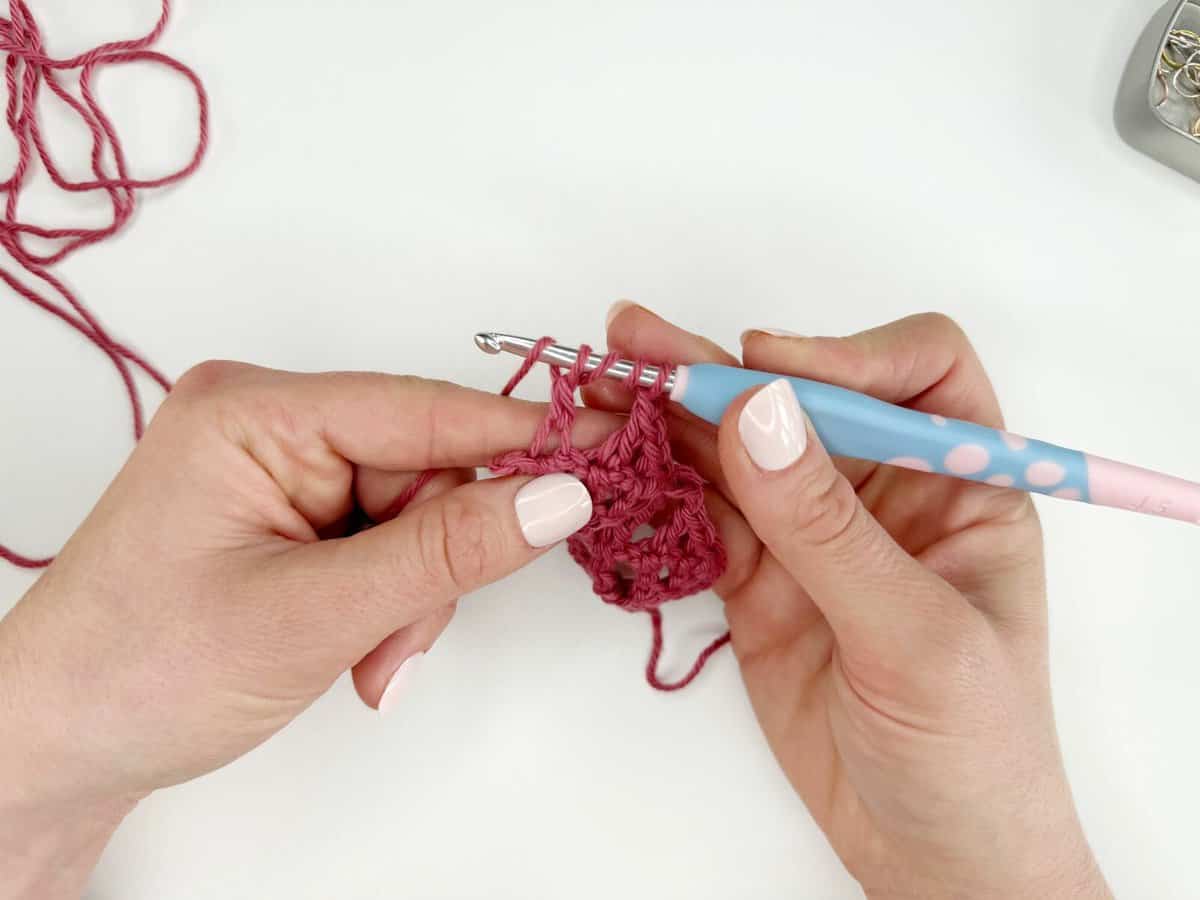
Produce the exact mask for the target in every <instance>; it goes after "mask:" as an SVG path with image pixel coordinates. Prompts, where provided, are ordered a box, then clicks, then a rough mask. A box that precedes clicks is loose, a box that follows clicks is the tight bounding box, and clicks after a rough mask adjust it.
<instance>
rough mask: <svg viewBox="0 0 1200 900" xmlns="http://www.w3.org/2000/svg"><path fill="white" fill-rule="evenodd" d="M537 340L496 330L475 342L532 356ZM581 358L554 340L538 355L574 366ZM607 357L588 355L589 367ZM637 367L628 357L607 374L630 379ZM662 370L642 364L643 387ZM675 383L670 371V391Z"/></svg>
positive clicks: (542, 359)
mask: <svg viewBox="0 0 1200 900" xmlns="http://www.w3.org/2000/svg"><path fill="white" fill-rule="evenodd" d="M536 344H537V341H535V340H532V339H530V338H527V337H518V336H517V335H515V334H498V333H496V332H494V331H481V332H479V334H477V335H475V346H476V347H478V348H479V349H480V350H482V351H483V352H484V353H491V354H493V355H494V354H497V353H511V354H513V355H514V356H523V357H525V358H528V357H529V354H530V353H532V352H533V348H534V346H535V345H536ZM578 358H579V351H578V350H577V349H575V348H573V347H564V346H562V345H561V344H551V345H550V346H549V347H547V348H546V349H545V350H543V351H542V353H541V356H539V357H538V362H544V363H550V364H553V365H556V366H573V365H574V364H575V360H577V359H578ZM603 361H604V357H603V356H601V355H600V354H598V353H591V354H589V355H588V358H587V364H586V368H587V369H588V370H589V371H590V370H592V369H597V368H599V367H600V363H601V362H603ZM636 368H637V363H634V362H631V361H630V360H628V359H621V360H617V362H615V363H614V364H613V365H612V366H610V367H609V368H608V369H607V370H606V371H605V372H604V375H605V377H607V378H613V379H616V380H618V381H624V380H626V379H627V378H628V377H629V376H630V375H631V374H632V373H633V372H634V370H635V369H636ZM658 374H659V370H658V368H657V367H656V366H642V373H641V375H640V376H639V377H638V384H640V385H641V386H642V387H652V386H653V385H654V384H655V383H656V382H657V381H658ZM674 387H675V373H674V372H669V373H668V374H667V379H666V381H665V382H664V383H663V389H664V390H666V391H670V390H671V389H672V388H674Z"/></svg>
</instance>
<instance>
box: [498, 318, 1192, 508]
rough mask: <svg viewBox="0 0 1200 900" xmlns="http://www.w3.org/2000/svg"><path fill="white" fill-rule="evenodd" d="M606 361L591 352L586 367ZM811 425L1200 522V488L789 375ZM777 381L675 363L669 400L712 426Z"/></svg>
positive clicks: (550, 358) (524, 347)
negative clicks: (755, 391) (740, 400)
mask: <svg viewBox="0 0 1200 900" xmlns="http://www.w3.org/2000/svg"><path fill="white" fill-rule="evenodd" d="M475 343H476V344H477V345H478V346H479V348H480V349H481V350H484V351H486V352H488V353H500V352H501V351H507V352H509V353H514V354H516V355H517V356H524V357H526V358H529V356H530V354H531V353H532V352H533V348H534V346H535V345H536V343H537V342H536V341H532V340H530V339H529V338H523V337H514V336H513V335H509V334H493V333H484V334H477V335H475ZM578 356H579V351H578V350H574V349H572V348H570V347H562V346H559V345H557V344H556V345H554V346H551V347H547V348H546V349H545V350H543V351H542V352H541V354H540V355H539V357H538V359H539V360H540V361H541V362H546V363H553V364H555V365H563V366H569V365H571V364H572V363H574V362H575V360H576V359H577V358H578ZM602 361H603V357H601V356H598V355H596V354H594V353H593V354H590V355H589V356H588V360H587V364H588V368H589V369H594V368H597V367H598V366H599V365H600V363H601V362H602ZM635 368H636V366H635V364H634V363H632V362H629V361H628V360H621V361H620V362H619V363H617V364H616V365H615V366H613V367H612V368H611V369H609V370H608V372H607V373H606V374H607V375H610V376H612V377H614V378H626V377H628V376H629V375H630V373H632V372H633V371H635ZM658 374H659V369H656V368H652V367H649V366H647V367H646V368H645V369H644V370H643V371H642V374H641V378H640V383H641V384H643V385H653V384H654V383H655V379H656V378H658ZM783 377H784V378H785V379H786V380H787V382H788V383H789V384H790V385H791V387H792V391H793V392H794V393H795V395H796V399H797V400H799V402H800V406H801V407H802V408H803V409H804V412H805V413H806V414H807V415H808V418H809V419H810V420H811V421H812V426H813V429H814V430H815V431H816V433H817V436H818V437H819V438H820V439H821V442H822V443H823V444H824V445H825V448H826V449H827V450H828V451H829V452H830V453H832V454H833V455H834V456H845V457H850V458H852V459H865V460H871V461H873V462H878V463H883V464H885V465H889V466H895V467H899V468H906V469H915V470H917V471H920V472H936V473H938V474H941V475H950V476H953V477H955V478H962V479H965V480H967V481H980V482H984V483H986V484H988V485H989V486H991V487H993V488H995V487H1004V488H1013V489H1016V490H1022V491H1031V492H1034V493H1039V494H1049V495H1051V496H1054V497H1058V498H1060V499H1064V500H1079V501H1082V502H1084V503H1094V504H1096V505H1098V506H1114V507H1117V508H1119V509H1128V510H1133V511H1134V512H1141V513H1147V514H1149V515H1154V516H1164V517H1166V518H1170V519H1180V520H1182V521H1185V522H1192V523H1194V524H1197V525H1200V484H1198V483H1195V482H1191V481H1184V480H1183V479H1181V478H1174V477H1172V476H1170V475H1166V474H1164V473H1162V472H1153V471H1150V470H1149V469H1141V468H1138V467H1137V466H1130V465H1127V464H1125V463H1119V462H1115V461H1113V460H1110V459H1105V458H1103V457H1100V456H1093V455H1092V454H1090V453H1082V452H1080V451H1078V450H1072V449H1070V448H1067V447H1060V446H1058V445H1056V444H1050V443H1047V442H1045V441H1037V440H1033V439H1031V438H1025V437H1021V436H1020V435H1015V434H1009V433H1008V432H1005V431H998V430H996V429H994V428H988V427H986V426H984V425H979V424H976V423H974V422H964V421H960V420H957V419H951V418H948V417H946V416H939V415H935V414H930V413H924V412H919V411H917V410H914V409H909V408H907V407H903V406H896V405H894V404H891V403H886V402H884V401H883V400H879V399H878V398H876V397H870V396H868V395H866V394H860V393H858V392H856V391H851V390H848V389H846V388H843V387H838V386H837V385H833V384H825V383H823V382H819V381H812V380H810V379H806V378H797V377H795V376H783ZM779 378H780V376H779V375H775V374H772V373H770V372H756V371H754V370H752V369H742V368H738V367H736V366H722V365H717V364H715V363H696V364H689V365H677V366H675V367H674V368H673V369H672V370H671V373H670V378H669V379H668V380H667V383H666V387H667V389H668V390H669V391H670V394H669V397H670V399H671V401H672V402H673V403H677V404H679V405H680V406H682V407H683V408H684V409H686V410H688V411H689V412H691V413H693V414H694V415H697V416H699V417H700V418H701V419H704V420H705V421H707V422H711V423H712V424H714V425H719V424H720V423H721V421H722V418H723V417H724V415H725V412H726V410H728V409H729V407H730V405H731V404H733V403H735V402H736V401H737V400H738V398H739V397H742V396H743V395H745V394H746V392H747V391H750V390H752V389H754V388H756V387H760V386H762V385H766V384H769V383H771V382H773V381H776V380H778V379H779Z"/></svg>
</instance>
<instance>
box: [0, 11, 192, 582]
mask: <svg viewBox="0 0 1200 900" xmlns="http://www.w3.org/2000/svg"><path fill="white" fill-rule="evenodd" d="M169 15H170V0H162V11H161V13H160V15H159V18H158V21H157V22H156V23H155V25H154V27H153V28H152V29H151V30H150V32H149V33H148V34H146V35H145V36H144V37H140V38H137V39H135V40H128V41H112V42H110V43H107V44H101V45H100V46H98V47H95V48H93V49H91V50H88V51H87V52H85V53H80V54H78V55H77V56H72V57H67V58H57V57H53V56H50V55H49V54H47V53H46V50H45V47H44V46H43V44H42V35H41V32H40V31H39V30H38V26H37V22H35V21H34V18H33V13H31V12H30V10H29V7H28V6H27V5H26V3H25V2H24V0H9V15H8V18H7V19H6V18H3V17H0V53H4V54H7V56H6V58H5V60H4V81H5V84H6V85H7V87H8V100H7V104H6V106H5V122H6V123H7V124H8V127H9V129H10V131H11V132H12V134H13V137H14V139H15V140H16V144H17V162H16V165H15V166H14V168H13V173H12V176H11V177H9V178H8V179H7V180H5V181H3V182H0V192H2V193H5V194H6V195H7V198H6V202H5V205H4V217H3V219H0V246H3V248H4V249H5V250H7V251H8V253H9V254H10V255H11V256H12V258H13V259H14V260H16V262H17V264H18V265H20V266H21V268H23V269H24V270H25V271H26V272H27V273H28V274H30V275H32V276H34V277H35V278H37V279H39V280H40V281H41V282H43V283H44V284H45V285H47V286H48V287H49V288H50V289H51V291H52V292H53V293H51V294H50V295H49V296H45V295H43V294H41V293H39V292H38V291H36V290H34V289H33V288H31V287H29V286H28V285H27V284H25V283H23V282H22V281H20V280H19V279H18V278H17V277H16V276H14V275H12V274H11V273H9V272H7V271H5V270H4V269H0V280H2V281H4V283H5V284H7V285H8V286H9V287H10V288H12V289H13V290H14V291H15V292H16V293H17V294H18V295H19V296H21V297H23V298H24V299H25V300H28V301H29V302H30V303H32V304H34V305H35V306H38V307H40V308H41V309H43V310H45V311H46V312H48V313H50V314H51V315H53V316H56V317H57V318H59V319H60V320H62V321H63V322H65V323H66V324H67V325H69V326H71V327H72V328H74V329H75V330H76V331H78V332H79V333H80V334H81V335H83V336H84V337H85V338H86V339H87V340H88V341H90V342H91V343H93V344H95V345H96V347H98V348H99V349H100V350H101V351H103V353H104V354H105V355H106V356H107V357H108V359H109V361H110V362H111V363H112V365H113V367H114V368H115V369H116V370H117V374H118V375H120V377H121V380H122V382H123V383H124V386H125V392H126V394H127V395H128V398H129V406H130V410H131V412H132V414H133V436H134V439H135V440H136V439H138V438H140V437H141V436H142V431H143V430H144V428H145V414H144V412H143V410H142V399H141V394H140V392H139V390H138V387H137V383H136V382H135V381H134V379H133V368H134V367H136V368H137V369H140V370H141V371H142V372H144V373H145V374H146V375H148V376H149V377H150V378H151V379H153V380H154V381H155V382H157V383H158V385H159V386H160V387H162V389H163V390H170V389H171V382H170V381H169V380H168V379H167V377H166V376H165V375H163V374H162V373H161V372H160V371H159V370H158V369H157V368H155V367H154V366H153V365H152V364H151V363H150V362H148V361H147V360H146V359H145V358H144V357H143V356H141V355H140V354H138V353H137V352H136V351H134V350H132V349H130V348H129V347H127V346H126V345H125V344H123V343H121V342H119V341H117V340H115V339H114V338H113V337H112V336H111V335H110V334H109V333H108V331H107V330H106V329H105V328H104V327H103V326H102V325H101V324H100V322H99V320H98V319H97V318H96V317H95V315H94V314H93V313H92V312H91V311H90V310H89V309H88V308H87V307H86V306H84V304H83V303H82V302H81V301H80V300H79V298H78V297H76V296H75V294H74V292H73V291H71V290H70V289H69V288H68V287H67V286H66V285H65V284H64V283H63V282H62V281H61V280H59V278H58V277H57V276H55V275H53V274H51V273H50V271H49V267H50V266H53V265H54V264H55V263H57V262H59V261H60V260H63V259H65V258H66V257H67V256H69V255H70V254H72V253H74V252H75V251H76V250H78V249H80V248H81V247H85V246H87V245H88V244H94V243H96V242H98V241H102V240H104V239H105V238H107V237H110V236H111V235H113V234H115V233H116V232H117V231H119V230H120V229H121V228H122V227H124V225H125V224H126V223H127V222H128V221H129V218H130V217H131V216H132V215H133V211H134V207H135V206H136V202H137V193H136V192H137V190H138V189H140V188H154V187H161V186H163V185H167V184H171V183H172V182H175V181H179V180H180V179H182V178H186V177H187V176H188V175H190V174H192V172H194V171H195V170H196V168H197V167H198V166H199V165H200V160H201V159H202V158H203V156H204V152H205V149H206V148H207V146H208V96H207V95H206V94H205V91H204V85H203V84H201V82H200V79H199V77H198V76H197V75H196V73H195V72H193V71H192V70H191V69H190V68H188V67H187V66H185V65H184V64H183V63H181V62H179V61H178V60H176V59H173V58H171V57H170V56H166V55H165V54H162V53H158V52H156V51H153V50H149V49H147V48H148V47H149V46H150V45H151V44H153V43H154V42H155V41H156V40H158V38H159V36H160V35H161V34H162V32H163V29H164V28H165V27H166V25H167V17H168V16H169ZM139 61H141V62H150V63H154V64H156V65H161V66H166V67H167V68H168V69H171V70H173V71H175V72H177V73H179V74H180V75H182V76H183V77H184V78H186V79H187V80H188V81H190V82H191V84H192V87H193V88H194V89H195V91H196V101H197V106H198V108H199V137H198V139H197V142H196V150H195V152H194V153H193V154H192V158H191V160H190V161H189V162H188V163H187V164H186V165H185V166H184V167H183V168H181V169H179V170H178V171H176V172H172V173H170V174H167V175H163V176H160V177H158V178H148V179H142V178H134V177H132V176H131V175H130V174H129V170H128V166H127V164H126V160H125V153H124V150H123V149H122V147H121V142H120V140H119V139H118V137H117V133H116V131H115V129H114V128H113V124H112V122H111V120H110V119H109V118H108V116H107V115H105V113H104V111H103V110H102V109H101V108H100V105H99V103H98V102H97V100H96V97H95V94H94V93H93V90H92V76H93V74H94V73H95V72H96V70H97V69H99V68H102V67H103V66H108V65H118V64H123V63H130V62H139ZM72 69H78V70H79V98H78V99H77V98H76V97H75V96H74V95H72V93H71V92H70V91H69V90H68V89H67V87H66V86H64V85H63V83H62V82H61V81H60V80H59V78H60V73H62V72H65V71H68V70H72ZM43 86H44V87H46V88H47V89H49V91H50V92H51V93H52V94H54V96H56V97H57V98H58V99H59V100H60V101H62V103H64V104H65V105H66V106H67V107H68V108H69V109H70V110H71V111H72V112H74V113H75V115H77V116H78V117H79V119H80V120H81V121H82V122H83V124H84V125H86V126H87V128H88V130H89V131H90V132H91V135H92V154H91V165H92V174H93V175H94V176H95V177H94V178H92V179H89V180H84V181H72V180H70V179H69V178H67V177H66V176H65V175H63V174H62V172H61V171H60V170H59V168H58V166H57V164H56V163H55V162H54V159H53V157H51V155H50V151H49V149H48V148H47V146H46V143H45V141H44V139H43V135H42V131H41V126H40V125H39V124H38V116H37V103H38V98H39V96H44V94H43V93H42V87H43ZM35 153H36V154H37V157H38V159H40V160H41V162H42V166H43V167H44V168H45V170H46V173H47V174H48V175H49V176H50V180H51V181H52V182H53V183H54V184H55V186H56V187H58V188H59V189H60V190H63V191H67V192H70V193H88V192H92V191H102V192H103V193H104V194H107V197H108V202H109V204H110V205H111V206H112V220H111V221H110V222H109V223H108V224H107V225H103V226H101V227H99V228H80V227H66V228H48V227H44V226H41V225H34V224H31V223H29V222H24V221H21V220H20V219H19V218H18V213H17V206H18V200H19V197H20V193H21V189H22V188H23V187H24V186H25V183H26V180H27V178H28V175H29V172H30V170H31V168H32V165H33V162H34V159H33V157H34V154H35ZM109 158H111V165H112V171H111V172H110V171H109V170H108V166H109ZM26 236H33V237H36V238H41V239H46V240H52V241H61V243H60V244H59V245H58V247H57V248H56V249H54V250H53V251H51V252H48V253H38V252H35V251H33V250H30V249H29V248H27V247H26V246H25V237H26ZM56 295H57V296H56ZM0 559H6V560H8V561H9V562H10V563H13V564H14V565H17V566H21V567H23V568H30V569H35V568H41V567H44V566H48V565H49V564H50V563H51V561H52V559H53V558H52V557H46V558H36V557H29V556H24V555H22V554H20V553H16V552H15V551H13V550H10V549H8V548H7V547H5V546H3V545H0Z"/></svg>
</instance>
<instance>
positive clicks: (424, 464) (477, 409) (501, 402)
mask: <svg viewBox="0 0 1200 900" xmlns="http://www.w3.org/2000/svg"><path fill="white" fill-rule="evenodd" d="M174 393H175V394H176V395H179V396H181V397H182V398H187V397H188V396H189V395H195V394H202V395H204V396H208V397H210V398H213V399H214V402H218V403H219V404H220V405H221V407H222V410H223V414H224V416H225V418H227V419H229V418H232V419H233V420H234V421H235V422H236V423H237V425H238V427H239V428H242V429H246V430H249V431H253V432H261V431H262V430H264V429H267V430H269V431H270V432H271V433H272V436H273V437H274V438H275V439H276V440H277V441H278V442H279V443H283V444H289V445H292V446H293V447H294V448H300V449H297V451H296V452H297V454H298V455H303V454H302V452H301V450H302V448H304V447H308V446H310V445H312V444H314V443H318V444H320V445H324V446H326V447H328V448H329V449H331V450H332V451H333V452H334V453H336V454H337V455H338V456H340V457H341V458H343V459H345V460H347V461H349V462H352V463H355V464H357V465H359V466H368V467H371V468H375V469H386V470H390V471H419V470H422V469H428V468H452V467H454V468H457V467H472V466H484V465H487V464H488V463H489V462H490V461H491V460H492V459H493V458H495V457H496V456H497V455H499V454H500V453H504V452H505V451H508V450H513V449H515V448H518V447H522V446H525V445H527V444H528V443H529V442H530V441H531V440H532V438H533V436H534V434H535V433H536V431H537V430H538V427H539V426H540V425H541V424H542V422H543V421H544V419H545V418H546V411H547V405H546V404H544V403H533V402H529V401H526V400H517V399H513V398H511V397H501V396H499V395H497V394H491V393H487V392H485V391H478V390H474V389H472V388H467V387H462V386H461V385H457V384H452V383H450V382H446V381H431V380H428V379H424V378H418V377H416V376H412V375H387V374H383V373H378V372H327V373H320V374H299V373H294V372H278V371H274V370H271V369H263V368H259V367H256V366H249V365H243V364H239V363H206V364H204V365H203V366H201V367H199V368H198V369H195V370H193V371H192V372H190V373H189V374H188V375H186V376H185V377H184V378H183V379H181V380H180V383H179V385H178V386H177V387H176V389H175V392H174ZM620 422H621V420H620V417H618V416H615V415H612V414H610V413H605V412H600V411H596V410H585V409H580V410H579V416H578V419H577V422H576V427H575V429H574V431H573V432H572V437H573V440H574V442H575V443H576V444H578V445H579V446H581V447H590V446H593V445H595V444H598V443H600V442H601V441H602V440H603V439H604V438H605V437H607V436H608V435H609V434H610V433H611V432H612V431H613V430H614V429H616V428H617V427H618V426H619V425H620Z"/></svg>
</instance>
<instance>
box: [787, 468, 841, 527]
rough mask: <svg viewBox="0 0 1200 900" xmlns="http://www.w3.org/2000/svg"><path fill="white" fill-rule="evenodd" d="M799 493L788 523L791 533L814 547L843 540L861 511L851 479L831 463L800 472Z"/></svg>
mask: <svg viewBox="0 0 1200 900" xmlns="http://www.w3.org/2000/svg"><path fill="white" fill-rule="evenodd" d="M799 495H800V502H798V503H795V504H792V509H793V511H792V513H791V521H790V522H789V523H788V524H789V530H790V531H791V532H792V536H793V537H794V538H796V539H797V540H798V541H801V542H803V543H804V544H807V545H809V546H813V547H823V546H829V545H831V544H836V543H839V542H841V541H843V540H844V539H845V537H846V535H847V534H848V533H849V532H850V530H851V528H852V527H853V526H854V521H855V517H856V515H857V513H858V495H857V494H855V493H854V488H853V487H852V486H851V485H850V482H848V481H847V480H846V479H845V478H843V477H842V475H841V474H840V473H839V472H838V471H837V470H836V469H834V468H833V467H832V466H828V465H827V466H821V467H818V468H815V469H812V470H809V471H805V472H802V473H801V475H800V484H799Z"/></svg>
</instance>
